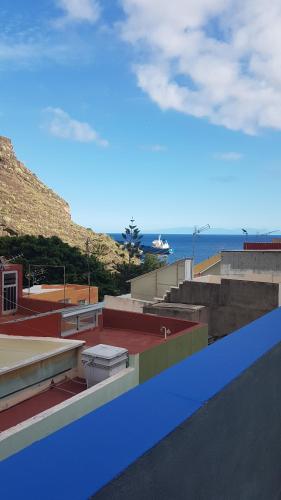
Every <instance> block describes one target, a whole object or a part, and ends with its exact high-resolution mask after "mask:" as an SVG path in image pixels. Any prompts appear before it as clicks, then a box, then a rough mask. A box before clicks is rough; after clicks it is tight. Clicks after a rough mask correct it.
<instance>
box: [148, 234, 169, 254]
mask: <svg viewBox="0 0 281 500" xmlns="http://www.w3.org/2000/svg"><path fill="white" fill-rule="evenodd" d="M152 246H153V248H157V249H159V250H170V245H169V243H168V242H167V240H161V234H159V236H158V240H153V242H152Z"/></svg>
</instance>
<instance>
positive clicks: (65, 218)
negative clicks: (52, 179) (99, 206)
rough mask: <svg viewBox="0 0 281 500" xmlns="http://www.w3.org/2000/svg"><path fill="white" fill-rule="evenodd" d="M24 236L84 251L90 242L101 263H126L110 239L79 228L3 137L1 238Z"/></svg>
mask: <svg viewBox="0 0 281 500" xmlns="http://www.w3.org/2000/svg"><path fill="white" fill-rule="evenodd" d="M24 234H30V235H35V236H36V235H42V236H45V237H50V236H58V237H59V238H61V239H62V240H63V241H65V242H66V243H68V244H69V245H71V246H77V247H79V248H80V249H81V250H82V251H85V243H86V240H87V238H90V241H91V244H92V245H93V246H94V248H95V249H96V253H97V254H99V258H100V260H102V261H104V262H106V263H107V264H108V265H112V264H115V263H118V262H121V261H122V260H124V257H123V254H124V252H122V251H121V250H120V249H119V247H118V245H117V244H116V243H115V242H114V241H113V240H112V239H111V238H110V237H109V236H107V235H105V234H99V233H95V232H93V231H91V230H89V229H86V228H84V227H82V226H79V225H78V224H75V222H73V221H72V220H71V214H70V207H69V205H68V203H67V202H66V201H65V200H63V199H62V198H60V196H58V195H57V194H56V193H55V192H54V191H52V190H51V189H50V188H48V187H47V186H46V185H45V184H44V183H43V182H41V181H40V180H39V179H38V177H37V176H36V175H35V174H33V173H32V172H31V171H30V170H28V169H27V168H26V167H25V166H24V165H23V163H21V162H20V161H18V160H17V158H16V156H15V153H14V150H13V146H12V143H11V141H10V139H8V138H6V137H1V136H0V236H4V235H9V236H16V235H24Z"/></svg>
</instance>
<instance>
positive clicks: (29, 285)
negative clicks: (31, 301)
mask: <svg viewBox="0 0 281 500" xmlns="http://www.w3.org/2000/svg"><path fill="white" fill-rule="evenodd" d="M28 295H30V264H28Z"/></svg>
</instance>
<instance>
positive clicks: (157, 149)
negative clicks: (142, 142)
mask: <svg viewBox="0 0 281 500" xmlns="http://www.w3.org/2000/svg"><path fill="white" fill-rule="evenodd" d="M141 149H143V150H145V151H152V152H153V153H161V152H163V151H167V147H166V146H163V145H162V144H151V145H150V146H141Z"/></svg>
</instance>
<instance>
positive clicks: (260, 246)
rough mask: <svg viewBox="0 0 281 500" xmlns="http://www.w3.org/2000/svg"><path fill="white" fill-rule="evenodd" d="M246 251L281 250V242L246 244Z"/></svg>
mask: <svg viewBox="0 0 281 500" xmlns="http://www.w3.org/2000/svg"><path fill="white" fill-rule="evenodd" d="M243 247H244V250H281V242H274V243H270V242H268V243H265V242H264V243H244V245H243Z"/></svg>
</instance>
